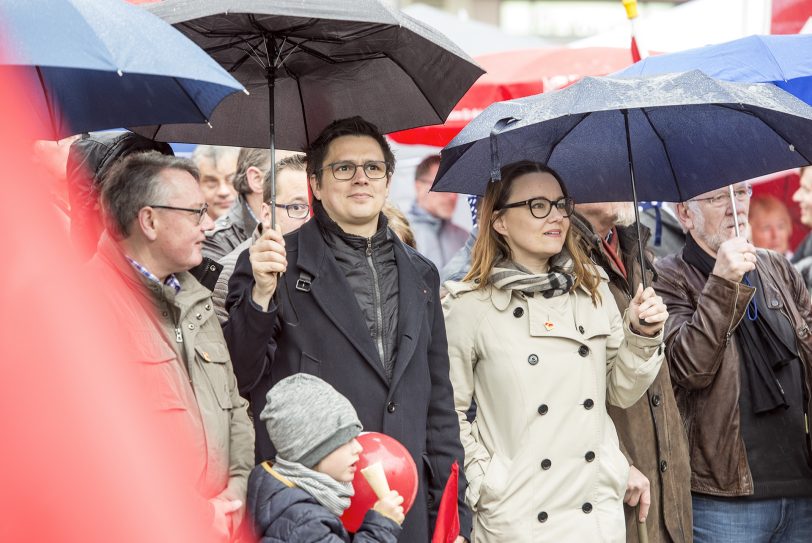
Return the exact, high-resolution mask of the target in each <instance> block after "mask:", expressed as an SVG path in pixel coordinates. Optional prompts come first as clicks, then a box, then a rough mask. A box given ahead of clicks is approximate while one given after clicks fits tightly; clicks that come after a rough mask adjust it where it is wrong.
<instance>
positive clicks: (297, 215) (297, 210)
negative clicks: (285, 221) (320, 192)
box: [274, 204, 310, 219]
mask: <svg viewBox="0 0 812 543" xmlns="http://www.w3.org/2000/svg"><path fill="white" fill-rule="evenodd" d="M274 205H276V207H278V208H279V209H284V210H285V211H287V213H288V217H290V218H291V219H306V218H307V216H308V215H310V206H309V205H307V204H274Z"/></svg>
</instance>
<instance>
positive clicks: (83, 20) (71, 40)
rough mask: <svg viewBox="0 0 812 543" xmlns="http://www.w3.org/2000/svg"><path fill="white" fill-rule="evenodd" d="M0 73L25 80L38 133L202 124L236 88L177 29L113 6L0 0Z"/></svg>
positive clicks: (88, 0)
mask: <svg viewBox="0 0 812 543" xmlns="http://www.w3.org/2000/svg"><path fill="white" fill-rule="evenodd" d="M0 27H2V31H0V74H3V73H4V72H5V73H9V72H12V73H14V74H15V75H18V76H22V78H23V81H24V83H28V85H29V87H28V95H27V98H28V100H29V103H28V104H24V105H22V107H28V108H30V109H31V110H32V111H33V112H35V113H36V114H37V117H38V121H39V126H38V134H37V135H38V136H39V137H41V138H46V139H60V138H63V137H66V136H69V135H71V134H77V133H80V132H87V131H90V130H100V129H105V128H117V127H121V126H132V125H141V124H153V123H169V122H172V123H179V122H196V123H203V122H207V121H208V119H209V118H210V116H211V113H212V111H213V110H214V108H215V107H216V106H217V104H218V103H219V102H220V101H221V100H222V99H223V98H225V97H226V96H228V95H230V94H232V93H234V92H237V91H240V90H243V91H244V88H243V86H242V85H241V84H240V83H239V82H238V81H237V80H235V79H234V78H233V77H231V76H230V75H229V74H228V73H227V72H226V71H225V70H223V69H222V68H221V67H220V66H219V65H218V64H217V63H216V62H215V61H214V60H212V59H211V58H210V57H209V56H208V55H206V54H205V53H204V52H203V51H202V50H201V49H200V48H199V47H198V46H197V45H195V44H194V43H192V42H191V41H190V40H189V39H188V38H186V37H185V36H183V35H182V34H181V33H180V32H178V31H177V30H175V29H174V28H172V27H171V26H170V25H168V24H167V23H165V22H164V21H162V20H161V19H160V18H158V17H156V16H154V15H152V14H151V13H149V12H147V11H145V10H144V9H142V8H139V7H137V6H132V5H130V4H127V3H125V2H123V1H121V0H0Z"/></svg>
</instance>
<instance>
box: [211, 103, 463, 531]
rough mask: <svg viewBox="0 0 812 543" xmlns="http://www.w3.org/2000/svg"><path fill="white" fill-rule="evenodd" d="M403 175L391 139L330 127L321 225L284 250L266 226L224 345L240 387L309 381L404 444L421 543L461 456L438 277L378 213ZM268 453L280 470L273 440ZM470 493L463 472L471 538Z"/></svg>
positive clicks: (408, 526) (239, 287) (318, 197)
mask: <svg viewBox="0 0 812 543" xmlns="http://www.w3.org/2000/svg"><path fill="white" fill-rule="evenodd" d="M394 164H395V158H394V155H393V154H392V151H391V149H390V148H389V144H388V143H387V142H386V140H385V138H384V137H383V136H382V135H381V134H380V132H378V130H377V128H376V127H375V126H373V125H372V124H370V123H368V122H366V121H364V120H363V119H361V118H360V117H354V118H351V119H343V120H339V121H336V122H334V123H332V124H331V125H329V126H328V127H327V128H325V129H324V131H323V132H322V133H321V135H319V136H318V138H316V140H315V141H314V142H313V143H312V144H311V146H310V148H309V151H308V155H307V173H308V177H309V181H310V186H311V188H312V190H313V195H314V198H315V200H314V202H313V211H314V219H313V220H311V221H309V222H307V223H305V224H304V225H302V227H301V228H299V229H298V230H296V231H295V232H293V233H292V234H288V235H287V236H285V237H284V239H283V237H282V235H281V234H280V233H279V232H278V231H276V230H274V229H272V228H270V227H268V225H265V228H264V229H263V233H262V235H261V236H260V238H259V239H258V240H257V241H256V242H255V243H254V244H253V245H252V246H251V249H250V251H246V252H244V253H243V254H242V255H240V258H239V260H238V261H237V267H236V268H235V270H234V275H233V276H232V278H231V282H230V284H229V296H228V307H229V321H228V323H227V325H226V327H225V334H226V339H227V340H228V342H229V347H230V348H231V352H232V356H233V358H234V361H235V370H236V373H237V378H238V379H239V380H240V383H241V384H242V385H243V386H244V389H252V390H253V389H258V390H257V392H258V393H259V394H264V393H265V392H266V391H267V390H269V389H270V388H271V386H272V385H273V384H275V383H276V382H278V381H279V380H281V379H283V378H285V377H287V376H289V375H292V374H294V373H297V372H304V373H312V374H314V375H317V376H319V377H321V378H322V379H324V380H325V381H327V382H328V383H330V384H331V385H332V386H333V387H335V388H336V390H338V391H339V392H340V393H341V394H343V395H344V396H346V397H347V398H348V399H349V400H350V402H352V404H353V406H354V407H355V409H356V410H357V412H358V417H359V418H360V420H361V422H362V423H363V425H364V429H366V430H369V431H374V432H382V433H385V434H387V435H390V436H392V437H393V438H395V439H397V440H398V441H400V442H401V443H402V444H403V445H404V446H405V447H406V449H407V450H408V451H409V453H410V454H411V456H412V459H413V460H414V462H415V464H416V465H417V473H418V484H419V488H418V491H417V497H416V498H415V502H414V505H413V506H412V508H411V510H410V511H409V513H408V514H407V515H406V520H405V522H404V524H403V532H402V534H401V536H400V541H403V542H404V543H417V542H423V541H430V539H431V525H432V524H433V520H434V519H435V518H436V514H437V508H438V506H439V503H440V498H441V496H442V493H443V489H444V486H445V484H446V481H447V479H448V476H449V473H450V470H451V466H452V464H453V463H454V462H455V461H457V462H459V464H460V465H462V463H463V462H462V460H463V450H462V446H461V444H460V440H459V423H458V421H457V415H456V413H455V411H454V405H453V399H452V398H453V392H452V389H451V382H450V380H449V366H448V347H447V345H446V336H445V323H444V321H443V315H442V310H441V307H440V300H439V299H438V296H439V288H440V284H439V277H438V275H437V269H436V268H435V267H434V265H433V264H432V263H431V262H429V261H428V260H426V259H425V258H424V257H423V256H421V255H420V254H418V253H417V252H416V251H414V250H413V249H411V248H410V247H407V246H406V245H405V244H403V243H402V242H401V241H400V240H399V239H398V237H397V236H396V235H395V234H394V233H393V232H392V230H391V229H390V228H389V227H388V226H387V220H386V217H385V216H384V215H383V213H382V209H383V207H384V203H385V202H386V196H387V193H388V192H389V183H390V181H391V178H392V172H393V169H394ZM282 272H284V273H282ZM258 439H265V440H268V437H267V434H264V435H263V434H260V435H259V437H258ZM262 452H263V453H264V455H265V456H264V458H263V459H265V460H267V459H273V457H274V451H273V447H272V446H271V444H270V441H268V442H267V445H266V447H265V448H264V449H263V451H262ZM465 488H466V484H465V480H464V477H463V476H462V475H460V484H459V495H458V504H459V512H460V523H461V527H462V528H461V535H462V536H466V537H467V536H468V534H469V533H470V531H471V514H470V511H469V510H468V509H467V507H466V506H465V504H464V501H463V498H464V495H465V494H464V492H465Z"/></svg>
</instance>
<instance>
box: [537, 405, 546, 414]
mask: <svg viewBox="0 0 812 543" xmlns="http://www.w3.org/2000/svg"><path fill="white" fill-rule="evenodd" d="M547 411H548V409H547V404H546V403H543V404H541V405H540V406H539V415H546V414H547Z"/></svg>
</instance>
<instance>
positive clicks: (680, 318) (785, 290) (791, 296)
mask: <svg viewBox="0 0 812 543" xmlns="http://www.w3.org/2000/svg"><path fill="white" fill-rule="evenodd" d="M757 257H758V259H757V262H756V270H757V271H758V273H759V276H760V278H761V282H762V284H763V285H764V289H765V293H764V295H765V297H766V299H767V303H768V304H769V306H770V308H773V309H779V310H780V311H781V312H782V313H783V314H784V315H786V316H787V317H788V318H789V320H790V322H791V323H792V326H793V328H794V329H795V334H796V337H797V341H798V353H799V355H800V357H801V360H802V361H803V364H804V368H805V385H806V386H805V388H806V394H807V397H808V398H812V395H810V388H812V335H811V334H810V333H809V327H810V324H812V314H810V299H809V292H808V291H807V289H806V286H805V285H804V283H803V280H802V279H801V276H800V275H798V272H797V271H795V269H794V268H793V267H792V265H791V264H790V263H789V262H788V261H787V259H785V258H784V257H783V256H781V255H779V254H777V253H774V252H771V251H765V250H761V249H759V250H758V251H757ZM656 269H657V272H658V273H659V280H658V281H657V283H656V284H655V289H656V290H657V293H658V294H659V295H660V296H662V298H663V301H664V302H665V303H666V305H667V306H668V313H669V315H670V316H669V318H668V322H667V323H666V329H665V332H666V336H665V337H666V353H667V356H668V365H669V367H670V371H671V381H672V382H673V384H674V394H675V396H676V398H677V404H678V406H679V409H680V412H681V413H682V416H683V420H684V422H685V428H686V431H687V433H688V443H689V445H690V452H691V471H692V473H691V490H693V491H695V492H700V493H703V494H712V495H716V496H747V495H751V494H753V479H752V476H751V474H750V466H749V465H748V463H747V453H746V451H745V448H744V442H743V441H742V436H741V428H740V426H739V388H740V385H741V380H740V378H739V353H738V346H737V342H736V341H735V340H734V341H731V339H732V338H731V336H732V334H733V332H734V331H735V329H736V327H737V326H738V325H739V323H740V322H741V320H742V318H743V317H744V315H745V312H746V311H747V304H748V303H749V301H750V299H751V298H752V296H753V295H754V293H755V289H754V288H752V287H749V286H747V285H744V284H742V283H734V282H732V281H728V280H726V279H722V278H721V277H718V276H716V275H713V274H711V275H710V277H709V278H708V279H707V280H706V279H705V278H704V277H703V276H702V274H701V273H700V272H699V270H697V269H696V268H694V267H693V266H691V265H689V264H688V263H686V262H685V260H684V259H683V257H682V251H680V252H679V254H676V255H672V256H670V257H666V258H664V259H662V260H660V261H658V262H657V264H656ZM811 407H812V406H810V405H807V413H809V411H810V408H811ZM808 442H809V440H808V435H807V445H808V444H809V443H808Z"/></svg>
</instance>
